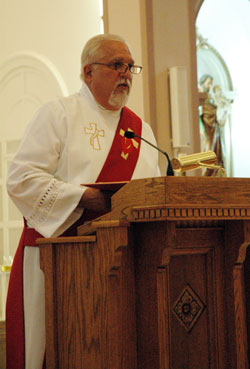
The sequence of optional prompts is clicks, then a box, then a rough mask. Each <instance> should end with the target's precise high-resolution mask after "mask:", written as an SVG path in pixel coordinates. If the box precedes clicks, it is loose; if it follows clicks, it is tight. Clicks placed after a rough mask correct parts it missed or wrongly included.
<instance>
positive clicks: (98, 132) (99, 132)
mask: <svg viewBox="0 0 250 369" xmlns="http://www.w3.org/2000/svg"><path fill="white" fill-rule="evenodd" d="M89 126H90V128H88V127H84V132H85V133H86V134H87V135H91V137H90V145H91V146H92V147H93V149H94V150H101V145H100V142H99V137H104V130H103V129H98V128H97V124H96V123H89Z"/></svg>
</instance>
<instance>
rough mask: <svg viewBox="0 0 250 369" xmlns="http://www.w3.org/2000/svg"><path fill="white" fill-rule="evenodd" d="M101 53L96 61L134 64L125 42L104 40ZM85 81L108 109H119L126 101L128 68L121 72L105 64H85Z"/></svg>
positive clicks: (129, 82)
mask: <svg viewBox="0 0 250 369" xmlns="http://www.w3.org/2000/svg"><path fill="white" fill-rule="evenodd" d="M102 52H103V53H102V55H103V57H101V58H100V59H99V60H95V62H97V63H105V64H111V63H115V62H121V63H124V64H134V60H133V58H132V56H131V54H130V52H129V50H128V48H127V46H126V45H125V44H123V43H122V42H120V41H106V42H105V43H104V44H103V46H102ZM84 76H85V82H86V83H87V85H88V87H89V89H90V90H91V92H92V94H93V96H94V98H95V99H96V101H97V102H98V103H99V104H100V105H102V106H103V107H104V108H106V109H108V110H119V109H120V108H122V107H123V106H124V105H125V104H126V101H127V98H128V95H129V92H130V88H131V86H132V75H131V73H130V71H129V69H128V70H127V71H126V72H125V73H123V72H119V71H117V70H115V69H112V68H110V67H109V66H107V65H99V64H98V65H97V64H94V65H92V66H91V65H90V64H88V65H86V66H85V67H84Z"/></svg>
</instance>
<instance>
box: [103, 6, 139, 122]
mask: <svg viewBox="0 0 250 369" xmlns="http://www.w3.org/2000/svg"><path fill="white" fill-rule="evenodd" d="M140 17H141V15H140V2H139V1H138V0H126V1H117V0H104V18H105V22H104V27H105V33H115V34H119V35H120V36H122V37H124V38H125V40H127V42H128V44H129V45H130V47H131V50H132V53H133V57H134V59H135V64H138V65H142V35H141V22H140ZM128 106H129V107H130V108H131V109H132V110H133V111H135V112H136V113H137V114H138V115H140V116H142V117H144V98H143V74H140V75H138V76H134V79H133V89H132V91H131V96H130V98H129V104H128Z"/></svg>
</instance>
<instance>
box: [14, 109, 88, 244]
mask: <svg viewBox="0 0 250 369" xmlns="http://www.w3.org/2000/svg"><path fill="white" fill-rule="evenodd" d="M51 106H53V109H51ZM66 136H67V123H66V117H65V113H64V110H63V108H62V105H61V104H60V103H53V104H47V105H45V106H44V107H42V108H41V109H40V110H39V111H38V113H37V114H36V116H35V117H34V118H33V120H32V121H31V123H30V124H29V125H28V127H27V130H26V133H25V135H24V138H23V140H22V142H21V145H20V147H19V149H18V152H17V154H16V155H15V157H14V159H13V161H12V163H11V165H10V167H9V172H8V177H7V190H8V193H9V196H10V197H11V199H12V200H13V202H14V203H15V205H16V206H17V208H18V209H19V210H20V211H21V213H22V214H23V216H24V217H25V218H26V220H27V222H28V224H29V225H30V226H31V227H33V228H35V229H36V230H37V231H38V232H39V233H41V234H42V235H43V236H45V237H50V236H57V235H59V234H61V233H62V232H63V231H65V230H66V229H67V228H68V227H69V226H70V225H72V224H73V223H74V222H75V221H76V220H77V219H78V218H79V217H80V216H81V214H82V211H83V210H82V209H80V208H77V205H78V203H79V201H80V198H81V196H82V194H83V192H84V190H85V188H83V187H80V186H77V185H73V184H70V183H67V182H66V181H62V180H59V179H58V178H56V171H57V168H58V162H59V160H60V155H61V153H62V151H63V149H64V145H65V140H66V138H67V137H66Z"/></svg>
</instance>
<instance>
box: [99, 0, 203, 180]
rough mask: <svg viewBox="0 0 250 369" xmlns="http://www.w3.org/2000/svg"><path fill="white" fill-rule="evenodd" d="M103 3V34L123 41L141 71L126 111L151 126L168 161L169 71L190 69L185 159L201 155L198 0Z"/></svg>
mask: <svg viewBox="0 0 250 369" xmlns="http://www.w3.org/2000/svg"><path fill="white" fill-rule="evenodd" d="M104 1H105V8H106V14H105V15H106V31H109V32H113V33H118V34H121V35H123V36H124V37H126V38H127V40H128V41H129V42H130V43H131V45H132V49H133V50H135V51H136V53H137V55H136V61H137V60H142V65H143V68H144V69H143V75H142V76H141V77H140V78H141V81H140V82H136V83H137V84H135V85H136V91H133V92H134V95H132V96H131V99H130V107H131V108H133V107H134V108H135V110H136V111H137V112H138V113H139V114H141V115H142V117H143V118H145V120H147V121H149V122H150V124H151V126H152V128H153V130H154V133H155V135H156V138H157V141H158V145H159V147H161V148H162V149H164V150H165V151H167V152H168V153H169V154H170V155H171V156H172V155H173V150H172V146H171V121H170V97H169V82H168V69H169V68H170V67H172V66H186V67H187V68H188V84H189V86H188V87H189V91H190V94H189V105H190V107H191V109H190V117H189V118H190V119H189V120H190V122H191V148H190V149H189V150H187V153H192V152H197V151H199V150H200V140H199V125H198V94H197V77H196V41H195V19H196V15H197V12H198V9H199V7H200V5H201V3H202V0H165V1H158V0H157V1H156V0H134V1H132V0H131V1H130V0H128V1H126V2H117V1H116V0H104ZM128 25H129V26H128ZM140 88H143V94H142V92H141V91H140ZM184 151H186V150H184ZM160 165H161V169H162V173H163V174H164V173H165V169H166V160H165V158H164V157H162V156H160Z"/></svg>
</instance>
